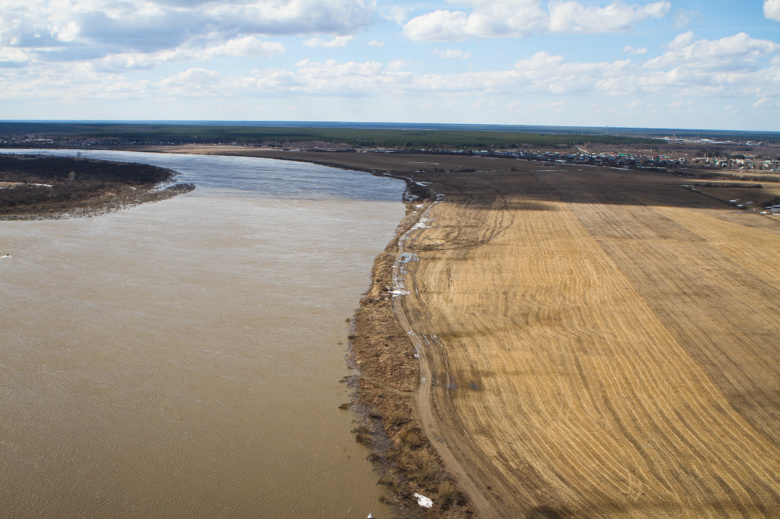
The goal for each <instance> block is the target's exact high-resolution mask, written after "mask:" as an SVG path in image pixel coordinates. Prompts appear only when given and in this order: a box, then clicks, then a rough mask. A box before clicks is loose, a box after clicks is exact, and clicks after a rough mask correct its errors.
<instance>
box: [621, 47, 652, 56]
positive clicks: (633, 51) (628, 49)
mask: <svg viewBox="0 0 780 519" xmlns="http://www.w3.org/2000/svg"><path fill="white" fill-rule="evenodd" d="M623 52H628V53H629V54H636V55H642V54H646V53H647V47H639V48H636V47H634V46H632V45H626V46H625V47H624V48H623Z"/></svg>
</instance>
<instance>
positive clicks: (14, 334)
mask: <svg viewBox="0 0 780 519" xmlns="http://www.w3.org/2000/svg"><path fill="white" fill-rule="evenodd" d="M89 154H90V156H95V157H98V158H112V159H115V160H130V161H137V162H147V163H152V164H157V165H161V166H165V167H170V168H172V169H175V170H177V171H180V172H182V176H181V177H180V178H179V180H181V181H187V182H194V183H195V184H196V185H197V186H198V189H197V190H196V191H194V192H193V193H190V194H187V195H184V196H180V197H177V198H174V199H171V200H167V201H164V202H159V203H155V204H148V205H143V206H139V207H135V208H131V209H127V210H123V211H120V212H118V213H114V214H109V215H104V216H100V217H96V218H79V219H69V220H58V221H34V222H9V221H4V222H0V256H2V255H5V254H10V256H11V257H10V258H3V259H0V515H2V516H3V517H15V518H25V517H166V518H167V517H187V518H192V517H231V518H239V517H282V518H284V517H289V518H293V517H294V518H300V517H323V518H331V517H345V518H348V517H355V518H358V517H366V516H367V515H368V513H369V512H372V513H373V514H374V516H377V517H386V516H387V515H389V513H388V510H387V509H386V508H384V507H383V505H381V504H380V503H379V501H378V498H379V489H378V487H376V481H377V476H376V475H375V474H374V473H373V471H372V468H371V466H370V464H369V463H368V462H367V461H366V460H365V457H366V456H367V454H368V453H367V452H366V451H365V449H364V448H363V447H361V446H360V445H358V444H356V442H355V440H354V436H353V435H352V434H351V433H350V430H351V429H352V427H354V424H353V423H352V418H351V416H350V414H349V413H348V412H345V411H340V410H338V406H339V404H341V403H343V402H346V401H347V400H348V393H347V388H345V386H344V384H342V383H340V382H339V381H340V380H341V379H342V377H344V376H345V375H348V374H349V371H348V369H347V368H346V363H345V353H346V342H347V335H348V332H349V328H348V324H347V323H346V322H345V320H346V319H347V318H349V317H350V316H351V314H352V312H353V310H354V308H355V307H356V306H357V304H358V301H359V298H360V294H361V293H362V292H363V291H365V289H366V288H367V287H368V283H369V273H370V269H371V265H372V261H373V258H374V256H375V255H376V254H377V253H378V252H380V251H381V250H382V249H383V248H384V246H385V245H386V244H387V243H388V242H389V241H390V239H391V238H392V236H393V234H394V230H395V228H396V225H397V223H398V222H399V221H400V220H401V218H402V216H403V213H404V208H403V205H402V203H401V194H402V191H403V188H404V186H403V184H402V183H401V182H399V181H396V180H392V179H384V178H377V177H373V176H371V175H367V174H364V173H359V172H348V171H341V170H335V169H330V168H325V167H320V166H315V165H307V164H297V163H287V162H278V161H271V160H266V159H253V158H240V157H202V156H182V155H158V154H148V155H147V154H128V153H109V152H90V153H89Z"/></svg>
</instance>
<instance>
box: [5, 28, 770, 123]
mask: <svg viewBox="0 0 780 519" xmlns="http://www.w3.org/2000/svg"><path fill="white" fill-rule="evenodd" d="M237 40H238V42H237V43H235V44H233V45H227V44H225V45H221V44H220V45H218V46H212V47H209V48H207V49H204V50H201V51H197V52H202V53H207V54H208V53H213V54H218V53H221V52H227V51H228V49H230V48H233V49H239V50H240V49H242V48H244V47H243V45H242V44H241V41H240V40H241V39H237ZM248 46H249V47H250V48H251V47H252V45H248ZM188 52H195V51H188ZM771 53H775V54H771ZM148 57H149V55H144V54H140V55H138V56H135V55H126V56H124V57H123V59H125V60H131V58H132V59H139V60H142V59H143V58H148ZM155 57H156V58H159V59H163V58H165V59H170V60H174V59H179V60H184V59H185V58H186V59H191V58H192V55H191V54H187V53H186V52H184V51H182V50H179V51H175V52H171V53H169V54H166V55H163V54H162V53H161V54H159V55H155ZM20 59H21V58H20ZM632 59H636V58H633V56H632ZM632 59H625V60H615V61H596V60H594V61H589V62H572V61H567V59H566V58H565V57H564V56H562V55H556V54H551V53H547V52H538V53H536V54H534V55H531V56H528V57H526V58H524V59H521V60H519V61H517V62H516V63H515V64H514V66H512V67H508V68H502V69H497V70H486V71H484V70H483V71H476V72H475V71H464V72H460V73H453V74H433V73H418V72H412V71H410V70H409V68H408V64H406V63H404V62H400V61H391V62H387V63H383V62H379V61H346V62H340V61H335V60H329V61H324V62H317V61H313V60H301V61H299V62H298V63H297V64H296V65H295V66H294V67H290V68H288V69H282V68H268V69H258V70H253V71H251V72H238V73H235V72H234V73H228V72H225V71H222V72H221V73H219V72H217V71H215V70H210V69H209V67H208V66H202V67H201V66H196V67H192V68H189V69H188V70H186V71H184V72H181V73H178V74H176V75H173V76H171V77H169V78H167V79H165V80H161V81H160V80H156V81H150V80H145V81H132V80H130V79H128V78H127V77H123V76H122V75H119V74H113V73H106V72H103V71H101V70H100V69H99V68H98V67H96V66H91V65H89V64H79V65H76V66H73V65H72V64H68V63H51V64H45V66H44V65H42V64H37V65H34V66H31V67H30V69H29V70H19V69H15V68H6V69H4V72H3V74H0V92H2V93H3V94H2V98H3V99H4V100H5V102H6V103H8V102H9V100H33V101H34V102H36V103H38V102H41V100H52V101H51V102H63V103H69V102H72V100H73V99H88V100H90V101H91V100H100V99H111V100H112V102H121V101H122V100H124V99H146V98H148V99H157V100H159V99H167V98H169V97H170V96H176V97H191V98H209V99H212V98H219V99H251V98H257V97H263V98H288V97H291V96H294V97H295V98H296V99H299V100H304V99H305V98H317V97H334V98H352V97H374V98H384V99H386V100H387V103H386V104H388V105H389V103H391V101H392V100H394V99H395V100H402V99H410V100H412V99H413V100H420V99H423V100H427V99H430V96H440V97H437V103H439V104H444V103H447V102H450V101H452V100H453V99H460V100H462V102H464V103H465V102H467V100H469V101H468V102H469V103H470V102H471V101H470V100H473V99H480V98H482V97H491V98H493V100H492V101H494V102H496V103H498V104H502V103H504V104H507V105H508V104H509V103H510V102H512V101H516V100H519V99H524V100H525V99H529V100H534V99H535V100H536V101H539V102H543V101H549V100H551V98H552V100H556V101H557V100H563V99H566V98H567V97H565V96H574V97H576V98H578V99H579V100H578V99H569V104H570V105H571V106H582V107H587V106H588V105H589V104H590V103H591V99H592V98H604V97H611V98H614V99H615V102H611V103H607V104H606V106H617V107H622V106H624V105H629V106H630V107H633V106H635V105H632V104H631V103H632V102H634V101H636V100H639V101H643V102H646V106H649V105H650V104H652V101H650V100H651V99H652V98H657V99H664V100H666V101H665V102H669V103H671V102H672V101H674V100H680V102H681V103H682V102H683V101H688V100H691V99H696V100H698V99H701V98H704V97H714V96H717V97H728V98H730V100H729V101H728V102H732V103H734V104H736V105H737V106H745V105H747V106H749V104H750V103H757V104H756V108H757V109H758V108H762V109H765V108H770V109H777V102H776V101H773V100H777V99H780V51H778V49H777V44H773V43H772V42H765V41H763V40H755V39H751V38H747V37H745V36H743V35H736V36H733V37H730V38H723V39H721V40H713V41H710V40H698V41H697V40H696V39H695V37H694V36H693V34H692V33H686V34H683V35H680V36H679V37H678V38H676V39H675V40H674V41H672V42H670V44H669V45H667V52H666V54H664V55H663V56H661V57H660V58H655V59H651V60H647V62H646V63H641V62H640V63H634V62H633V61H632ZM700 60H704V61H706V62H707V63H708V65H707V66H706V67H702V66H699V65H697V63H698V62H699V61H700ZM742 60H748V62H749V63H748V64H747V65H740V66H737V65H735V63H737V64H738V63H739V62H740V61H742ZM750 60H753V61H752V63H750ZM718 63H720V64H721V66H718ZM145 65H148V63H147V64H144V63H143V62H142V61H138V62H136V63H135V65H134V64H133V63H130V62H125V63H123V66H145ZM106 69H109V67H106ZM109 72H110V69H109ZM739 97H743V98H747V100H746V101H744V102H743V103H736V102H734V99H735V98H739ZM589 98H590V99H589ZM763 100H766V101H763ZM536 101H533V102H536ZM524 102H525V101H524ZM528 102H532V101H528ZM723 104H724V105H725V104H728V103H723ZM567 106H568V105H567ZM680 106H684V105H680Z"/></svg>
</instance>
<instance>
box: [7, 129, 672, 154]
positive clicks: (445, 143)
mask: <svg viewBox="0 0 780 519" xmlns="http://www.w3.org/2000/svg"><path fill="white" fill-rule="evenodd" d="M0 135H6V136H9V137H12V136H20V135H36V136H38V137H48V138H55V139H56V138H69V139H82V140H88V139H95V140H96V141H104V142H105V141H108V140H115V141H120V142H121V143H124V144H190V143H191V144H219V143H236V144H244V145H258V146H259V145H266V146H267V145H272V146H273V145H286V144H290V143H296V142H307V141H308V142H323V143H332V144H346V145H348V146H352V147H355V148H366V147H369V148H370V147H379V148H414V149H420V148H427V149H430V148H445V149H447V148H449V149H474V148H491V149H495V148H518V147H523V146H535V147H556V146H560V147H571V146H577V145H583V144H595V143H597V144H624V145H625V144H652V143H654V142H657V141H656V140H654V139H647V138H642V137H637V136H620V135H596V134H587V133H579V134H572V133H560V134H559V133H549V134H548V133H531V132H518V131H506V132H503V131H483V130H436V129H372V128H344V127H338V128H322V127H312V128H302V127H252V126H216V125H215V126H210V125H176V124H80V123H72V124H65V123H61V124H56V123H0ZM114 143H116V142H114ZM47 144H50V143H46V142H41V143H40V145H41V146H46V145H47Z"/></svg>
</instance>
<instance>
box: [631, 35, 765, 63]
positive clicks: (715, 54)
mask: <svg viewBox="0 0 780 519" xmlns="http://www.w3.org/2000/svg"><path fill="white" fill-rule="evenodd" d="M667 49H668V50H667V51H666V52H665V53H664V54H663V55H661V56H659V57H657V58H654V59H651V60H649V61H648V62H647V63H646V64H645V66H646V67H649V68H669V67H675V68H685V69H691V70H720V71H731V70H739V69H756V68H758V67H759V66H760V60H761V58H765V57H769V56H772V55H774V54H777V53H780V44H777V43H775V42H772V41H768V40H758V39H753V38H751V37H750V36H748V35H747V34H745V33H744V32H741V33H739V34H736V35H734V36H729V37H726V38H721V39H719V40H698V41H696V40H695V36H694V33H693V32H691V31H689V32H686V33H683V34H681V35H679V36H677V37H676V38H675V39H674V40H673V41H672V42H671V43H670V44H669V45H668V46H667Z"/></svg>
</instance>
